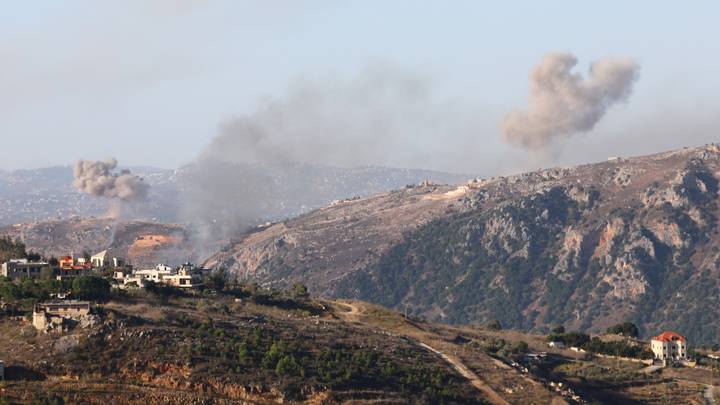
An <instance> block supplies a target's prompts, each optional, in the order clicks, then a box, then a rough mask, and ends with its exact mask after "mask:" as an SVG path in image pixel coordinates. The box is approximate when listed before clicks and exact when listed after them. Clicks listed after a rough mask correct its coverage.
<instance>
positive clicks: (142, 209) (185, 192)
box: [0, 161, 468, 231]
mask: <svg viewBox="0 0 720 405" xmlns="http://www.w3.org/2000/svg"><path fill="white" fill-rule="evenodd" d="M209 166H211V167H209ZM131 170H132V172H133V173H136V174H138V175H139V176H141V177H142V178H144V180H145V181H146V182H147V183H148V184H149V185H150V188H149V193H148V198H147V200H145V201H143V202H142V203H137V204H131V205H130V206H129V207H128V208H129V209H128V210H127V212H125V217H124V218H122V219H124V220H150V221H158V222H164V223H175V222H181V223H189V224H196V225H198V224H199V225H207V226H210V227H211V226H212V224H213V223H215V224H218V226H220V225H224V226H227V227H228V229H227V231H229V230H230V228H232V229H233V230H241V229H243V227H247V226H254V225H257V224H258V223H261V222H265V221H268V220H277V219H282V218H286V217H289V216H294V215H299V214H301V213H303V212H307V211H308V210H310V209H314V208H318V207H321V206H323V205H326V204H328V203H330V202H332V201H333V200H337V199H342V198H350V197H354V196H369V195H372V194H376V193H380V192H384V191H389V190H392V189H397V188H400V187H402V186H405V185H406V184H416V183H419V182H422V181H425V180H428V181H434V182H441V183H455V182H460V181H463V180H465V179H467V178H468V176H467V175H460V174H451V173H441V172H433V171H429V170H411V169H394V168H384V167H358V168H338V167H330V166H319V165H311V164H282V165H281V164H240V163H223V162H207V161H206V162H202V163H195V164H193V165H189V166H184V167H182V168H180V169H178V170H169V169H159V168H154V167H132V168H131ZM218 174H222V176H223V177H222V178H221V177H219V175H218ZM208 176H213V177H214V179H213V180H214V182H213V183H210V182H209V181H207V180H208ZM72 182H73V174H72V168H71V167H67V166H65V167H63V166H58V167H48V168H42V169H34V170H15V171H0V225H9V224H16V223H25V222H34V221H48V220H61V219H67V218H70V217H72V216H82V217H90V216H98V217H102V216H104V215H106V214H107V211H108V208H109V203H108V200H103V199H98V198H93V197H92V196H90V195H87V194H83V193H81V192H79V191H77V190H76V189H75V188H74V187H73V186H72ZM218 183H222V185H223V186H222V187H220V186H218V185H217V184H218ZM250 190H252V191H250ZM231 218H232V221H233V222H232V225H234V226H232V227H231V226H230V225H229V224H228V222H227V220H229V219H231ZM223 219H224V220H226V221H225V222H223V221H222V220H223Z"/></svg>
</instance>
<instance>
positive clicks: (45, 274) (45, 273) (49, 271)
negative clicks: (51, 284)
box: [40, 266, 55, 280]
mask: <svg viewBox="0 0 720 405" xmlns="http://www.w3.org/2000/svg"><path fill="white" fill-rule="evenodd" d="M40 278H41V279H43V280H52V279H53V278H55V270H53V268H52V267H50V266H43V268H42V269H40Z"/></svg>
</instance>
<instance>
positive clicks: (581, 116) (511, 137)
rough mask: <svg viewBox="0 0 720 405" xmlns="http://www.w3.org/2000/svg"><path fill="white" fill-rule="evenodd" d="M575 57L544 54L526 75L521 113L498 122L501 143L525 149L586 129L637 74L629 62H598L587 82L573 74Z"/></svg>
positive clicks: (624, 94)
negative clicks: (526, 90) (524, 107)
mask: <svg viewBox="0 0 720 405" xmlns="http://www.w3.org/2000/svg"><path fill="white" fill-rule="evenodd" d="M577 62H578V61H577V58H576V57H575V56H574V55H572V54H569V53H549V54H547V55H545V57H544V58H543V60H542V62H541V63H540V64H539V65H537V66H535V68H533V70H532V71H531V72H530V94H529V103H528V108H527V110H515V111H512V112H511V113H509V114H508V115H507V116H505V118H504V119H503V120H502V122H501V123H500V131H501V133H502V137H503V139H504V140H505V141H506V142H508V143H510V144H513V145H515V146H520V147H523V148H527V149H537V148H546V147H547V146H549V145H551V144H552V143H553V141H555V140H558V139H563V138H568V137H570V136H572V135H574V134H577V133H583V132H588V131H591V130H592V129H593V128H594V127H595V125H596V124H597V123H598V122H599V121H600V119H602V117H603V116H604V115H605V113H606V111H607V109H608V108H609V107H611V106H612V105H613V104H616V103H619V102H623V101H626V100H627V99H628V97H629V96H630V94H631V93H632V88H633V84H634V82H635V81H636V80H637V78H638V76H639V66H638V64H637V63H635V62H634V61H633V60H630V59H602V60H599V61H596V62H594V63H592V64H591V65H590V70H589V74H588V77H587V78H583V76H582V75H581V74H578V73H573V72H572V69H573V68H574V67H575V65H577Z"/></svg>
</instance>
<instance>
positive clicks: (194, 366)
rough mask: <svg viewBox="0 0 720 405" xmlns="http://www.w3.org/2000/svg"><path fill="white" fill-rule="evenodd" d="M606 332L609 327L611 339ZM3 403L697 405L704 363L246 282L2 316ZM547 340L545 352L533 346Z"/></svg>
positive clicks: (708, 393) (707, 378) (705, 385)
mask: <svg viewBox="0 0 720 405" xmlns="http://www.w3.org/2000/svg"><path fill="white" fill-rule="evenodd" d="M608 338H609V337H608ZM0 339H2V341H3V342H5V343H6V344H4V345H2V346H0V359H3V360H4V361H5V366H6V369H5V375H6V381H4V382H2V383H0V403H2V404H15V403H30V402H32V403H65V404H69V403H84V404H106V403H127V404H204V403H214V404H233V403H256V404H269V403H290V404H293V403H307V404H321V403H322V404H356V405H359V404H416V403H417V404H426V403H433V404H435V403H446V404H483V403H490V404H498V405H507V404H553V405H563V404H588V403H612V404H633V405H634V404H662V403H687V404H702V403H704V397H703V396H705V398H711V399H712V398H714V399H715V400H717V399H719V398H718V397H717V393H716V392H715V391H714V390H713V387H714V386H717V385H718V384H720V381H718V378H717V376H716V375H714V374H713V372H712V371H711V370H707V369H673V368H667V369H664V370H654V371H648V370H647V369H645V368H644V367H645V366H644V365H642V364H639V363H635V362H630V361H621V360H615V359H605V358H600V357H593V356H589V355H586V354H582V353H576V352H573V351H570V350H560V349H548V348H547V346H546V340H545V337H544V336H537V335H529V334H522V333H518V332H512V331H502V330H496V329H494V328H478V327H467V326H464V327H453V326H448V325H442V324H431V323H427V322H424V321H420V320H417V319H412V318H410V319H406V318H404V317H403V316H402V315H401V314H399V313H397V312H394V311H390V310H388V309H386V308H383V307H380V306H377V305H372V304H368V303H364V302H359V301H324V300H315V299H310V298H304V297H297V296H296V294H294V293H293V292H292V291H275V292H270V291H263V290H258V289H256V288H253V287H252V286H250V285H240V286H237V287H233V288H230V289H227V290H225V291H224V292H215V293H207V292H206V293H203V294H198V295H184V294H181V293H179V292H175V293H171V292H170V291H167V290H158V291H157V292H151V291H139V290H135V291H130V292H128V293H124V294H113V296H112V297H111V298H110V300H109V301H108V302H105V303H101V304H98V305H97V306H95V307H94V309H93V313H92V314H91V315H89V316H86V318H84V319H83V320H82V321H81V322H79V323H77V324H75V325H74V326H72V325H70V326H68V327H66V328H65V329H64V330H62V331H59V330H55V331H53V332H50V333H38V332H36V331H35V330H34V328H33V327H32V326H30V325H29V323H28V322H27V321H25V320H19V319H17V318H11V317H7V316H4V315H3V313H2V312H0ZM546 350H549V353H548V354H547V358H546V360H542V361H540V362H537V361H535V360H531V359H530V358H528V357H525V356H524V355H525V354H526V353H528V352H531V353H538V352H541V351H546Z"/></svg>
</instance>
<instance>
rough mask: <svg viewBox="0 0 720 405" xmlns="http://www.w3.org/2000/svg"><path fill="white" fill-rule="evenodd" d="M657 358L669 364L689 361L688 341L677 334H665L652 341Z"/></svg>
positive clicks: (668, 332)
mask: <svg viewBox="0 0 720 405" xmlns="http://www.w3.org/2000/svg"><path fill="white" fill-rule="evenodd" d="M650 347H651V349H652V352H653V354H655V358H656V359H658V360H661V361H662V362H663V363H667V361H668V360H673V361H682V360H686V359H687V340H686V339H685V337H683V336H682V335H680V334H678V333H676V332H670V331H666V332H663V333H661V334H659V335H657V336H655V337H654V338H652V340H651V341H650Z"/></svg>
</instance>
